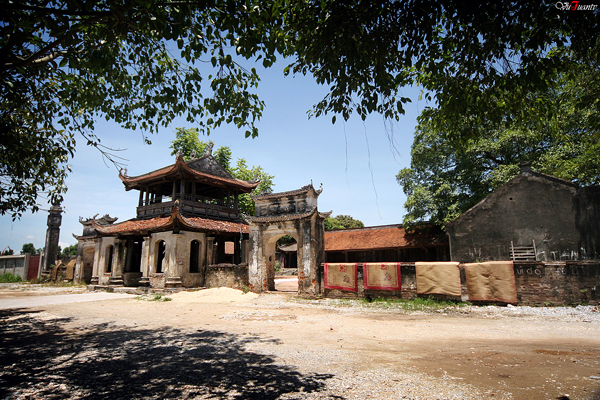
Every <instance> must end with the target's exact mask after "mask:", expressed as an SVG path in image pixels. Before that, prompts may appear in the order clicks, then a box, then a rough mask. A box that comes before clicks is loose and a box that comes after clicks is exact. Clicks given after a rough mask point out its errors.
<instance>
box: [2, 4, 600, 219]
mask: <svg viewBox="0 0 600 400" xmlns="http://www.w3.org/2000/svg"><path fill="white" fill-rule="evenodd" d="M560 4H562V3H554V2H552V3H544V2H496V1H489V0H488V1H478V2H457V1H451V0H441V1H436V2H423V1H415V0H409V1H396V0H385V1H383V2H368V1H358V0H346V1H339V0H323V1H318V2H314V1H306V0H287V1H280V0H277V1H264V0H248V1H246V2H243V3H242V2H239V1H233V0H215V1H210V2H209V1H192V0H183V1H173V2H170V1H167V2H148V1H145V0H95V1H85V2H82V1H76V0H65V1H63V2H58V3H57V2H54V3H48V2H46V1H43V0H31V1H28V2H27V3H24V2H16V1H12V0H0V6H1V7H2V11H3V12H2V15H1V16H0V22H1V23H0V82H1V83H0V99H1V102H0V133H1V135H0V138H1V139H0V140H1V142H0V153H1V156H2V167H1V168H2V169H1V170H0V177H1V178H0V179H1V180H0V213H2V214H4V213H12V215H13V218H16V217H18V216H19V215H21V214H22V213H23V212H24V211H25V210H27V209H32V210H34V211H35V210H37V209H38V206H37V204H36V199H37V197H38V195H40V194H41V193H42V192H45V193H46V194H47V196H48V198H49V199H50V201H51V202H52V203H59V202H60V201H61V199H62V195H63V194H64V192H65V191H66V186H65V184H64V179H65V177H66V175H67V173H68V172H69V168H68V164H67V163H68V159H69V157H72V156H73V152H74V150H75V133H79V134H81V135H83V138H84V140H86V141H87V143H89V144H91V145H95V146H97V147H99V148H100V149H101V150H106V149H104V148H102V147H101V144H100V138H97V137H95V136H94V135H93V133H92V132H93V126H94V121H95V119H96V118H105V119H109V120H113V121H116V122H117V123H119V124H121V125H122V126H123V127H124V128H127V129H142V130H145V131H149V132H155V131H156V130H157V129H158V127H160V126H168V125H169V123H170V122H171V121H172V120H173V119H174V118H176V117H184V118H186V119H187V120H188V121H189V122H193V123H195V124H197V126H198V127H199V129H201V130H203V131H204V132H206V133H208V132H209V131H211V130H213V129H215V128H216V127H218V126H219V125H221V124H222V123H233V124H235V125H236V126H238V127H239V128H240V129H242V130H243V131H244V132H245V135H246V137H249V136H252V137H254V136H256V135H257V134H258V131H257V129H256V126H255V122H256V121H257V120H258V119H259V118H260V117H261V115H262V110H263V106H264V104H263V102H262V101H261V100H260V99H259V98H258V97H257V96H256V94H255V93H254V90H255V88H256V86H257V84H258V80H259V77H258V75H257V73H256V71H255V70H254V69H252V68H251V69H248V68H244V67H243V66H242V65H240V62H242V61H243V60H244V59H248V60H252V61H258V60H260V61H262V65H263V66H265V67H269V66H271V65H272V64H273V62H274V61H275V59H276V56H277V55H279V54H281V55H282V56H290V59H292V60H293V61H292V62H291V64H290V65H288V66H287V67H286V69H285V73H286V74H289V73H292V74H295V73H302V74H311V75H313V76H314V77H315V79H316V81H317V83H319V84H324V85H327V86H328V87H329V92H328V93H327V94H326V95H325V97H324V98H323V99H322V100H320V101H318V102H317V103H316V104H315V106H314V107H313V110H312V115H315V116H319V115H324V114H328V113H332V114H333V116H332V121H335V119H336V115H338V114H339V115H341V116H342V117H343V118H345V119H348V118H349V117H350V115H351V114H352V113H357V114H358V115H360V116H361V117H362V118H366V116H367V115H368V114H369V113H372V112H377V113H379V114H381V115H383V116H384V117H386V118H392V119H399V118H400V116H401V115H402V114H403V113H404V104H405V103H406V102H408V101H410V99H408V98H406V97H404V96H402V93H401V89H402V87H403V86H406V85H413V84H418V85H420V86H421V87H423V89H424V96H425V97H426V98H428V99H431V100H432V101H433V102H435V106H436V107H434V108H432V109H431V110H432V112H435V114H436V115H439V116H440V118H439V119H436V120H437V121H444V122H445V123H446V124H448V125H451V126H453V131H455V132H457V133H456V134H455V135H456V136H457V137H459V138H462V136H461V135H459V133H465V134H466V135H469V134H470V133H469V132H471V131H472V130H471V129H470V124H465V122H464V121H462V120H461V119H460V117H458V116H461V115H472V116H473V121H472V124H471V125H479V124H481V123H483V122H486V121H492V122H495V123H498V122H500V121H503V119H504V118H505V116H506V115H513V116H514V117H517V118H519V119H521V120H523V121H525V120H528V119H529V118H531V117H533V116H535V117H536V118H537V119H538V120H544V119H546V118H547V117H548V116H553V115H554V113H555V110H554V109H553V108H552V107H551V106H550V105H547V107H531V104H530V103H529V102H527V101H525V96H523V94H524V93H528V92H531V91H534V90H541V89H545V88H546V87H547V86H548V85H549V83H550V82H551V81H552V79H554V77H555V76H556V74H557V73H561V72H562V73H564V72H567V71H570V70H571V67H572V63H573V61H574V60H575V61H582V60H591V61H594V60H595V62H596V63H597V60H598V58H599V55H600V52H599V49H600V43H599V37H598V32H600V19H599V18H598V17H597V14H598V10H596V11H577V12H571V11H566V10H561V9H559V8H560ZM175 48H177V50H172V49H175ZM197 61H200V62H202V61H204V62H203V63H201V65H202V67H198V66H196V64H194V62H197ZM208 62H210V64H209V63H208ZM199 64H200V63H199ZM591 83H592V84H593V86H594V87H595V88H596V93H595V95H592V96H589V97H579V98H578V102H579V104H580V105H582V106H583V107H584V108H590V107H591V106H594V107H595V112H596V115H597V111H598V104H597V101H596V100H597V99H598V98H599V97H600V91H598V86H599V85H598V83H597V82H591ZM500 94H502V96H503V100H504V101H503V102H498V101H497V99H498V98H499V97H498V96H499V95H500ZM455 117H456V118H457V119H455ZM594 121H595V123H596V124H598V123H600V122H599V121H600V119H599V118H597V117H596V118H595V119H594V118H592V119H590V122H591V123H592V122H594ZM465 125H467V129H465V130H464V131H458V128H460V127H462V126H465ZM21 143H24V145H23V146H21V147H19V146H20V144H21ZM13 152H14V153H15V154H14V156H12V154H13ZM106 155H107V156H108V157H110V153H106Z"/></svg>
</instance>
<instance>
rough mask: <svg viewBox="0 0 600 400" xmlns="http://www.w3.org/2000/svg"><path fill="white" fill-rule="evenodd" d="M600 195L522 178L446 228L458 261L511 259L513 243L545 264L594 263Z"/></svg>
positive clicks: (526, 175) (546, 180) (599, 236)
mask: <svg viewBox="0 0 600 400" xmlns="http://www.w3.org/2000/svg"><path fill="white" fill-rule="evenodd" d="M599 193H600V192H598V190H597V189H596V188H579V187H577V186H576V185H575V184H571V183H569V182H566V181H563V180H560V179H556V178H553V177H550V176H548V175H542V174H537V173H531V172H530V173H524V174H521V175H518V176H517V177H515V178H514V179H512V180H511V181H509V182H508V183H507V184H505V185H504V186H502V187H500V188H499V189H497V190H496V191H494V193H492V194H491V195H489V196H488V197H487V198H486V199H484V200H483V201H481V202H480V203H478V204H477V205H476V206H474V207H473V208H471V209H470V210H469V211H467V212H465V213H464V214H462V215H461V216H460V217H459V218H457V219H456V220H455V221H453V222H452V223H451V224H449V225H447V227H446V230H447V232H448V236H449V237H450V251H451V258H452V260H453V261H460V262H476V261H489V260H510V259H511V258H510V247H511V241H512V242H513V243H514V245H515V246H531V245H532V241H534V240H535V244H536V247H537V257H538V260H541V261H566V260H580V259H584V258H589V257H590V256H593V254H598V253H599V252H600V251H599V250H600V248H599V247H598V241H599V240H600V232H599V231H600V222H599V216H600V211H599V209H600V196H598V194H599Z"/></svg>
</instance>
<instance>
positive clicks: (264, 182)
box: [232, 158, 275, 216]
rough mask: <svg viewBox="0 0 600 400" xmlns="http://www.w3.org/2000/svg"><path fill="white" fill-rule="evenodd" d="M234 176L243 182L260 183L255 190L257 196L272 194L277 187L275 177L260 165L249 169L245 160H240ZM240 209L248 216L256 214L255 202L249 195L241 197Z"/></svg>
mask: <svg viewBox="0 0 600 400" xmlns="http://www.w3.org/2000/svg"><path fill="white" fill-rule="evenodd" d="M232 175H233V176H234V177H235V178H237V179H241V180H243V181H260V183H259V184H258V186H257V187H256V189H254V193H256V194H262V193H271V192H272V191H273V186H275V184H274V183H273V179H275V176H274V175H270V174H268V173H267V172H266V171H265V170H264V169H263V167H261V166H260V165H258V166H257V165H253V166H252V167H248V162H247V161H246V160H245V159H244V158H238V160H237V163H236V165H235V167H234V168H233V169H232ZM239 207H240V211H241V212H243V213H244V214H246V215H250V216H253V215H254V213H255V209H254V200H252V197H251V196H250V195H249V194H247V193H244V194H241V195H239Z"/></svg>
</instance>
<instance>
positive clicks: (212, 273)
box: [205, 264, 248, 290]
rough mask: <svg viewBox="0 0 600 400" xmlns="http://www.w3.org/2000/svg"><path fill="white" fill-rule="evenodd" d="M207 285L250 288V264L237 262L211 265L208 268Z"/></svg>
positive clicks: (212, 286)
mask: <svg viewBox="0 0 600 400" xmlns="http://www.w3.org/2000/svg"><path fill="white" fill-rule="evenodd" d="M205 286H206V287H209V288H214V287H228V288H233V289H239V290H243V289H247V288H248V266H247V265H235V264H217V265H210V266H208V268H207V269H206V280H205Z"/></svg>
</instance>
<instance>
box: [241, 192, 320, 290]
mask: <svg viewBox="0 0 600 400" xmlns="http://www.w3.org/2000/svg"><path fill="white" fill-rule="evenodd" d="M321 192H322V189H320V190H315V188H314V187H313V185H312V184H310V185H307V186H304V187H303V188H301V189H299V190H293V191H290V192H281V193H273V194H264V195H259V196H252V198H253V200H254V202H255V205H256V208H255V214H256V216H254V217H249V216H244V219H245V220H246V222H248V224H249V225H250V226H249V228H250V257H249V263H248V264H249V265H248V267H249V274H248V275H249V276H248V278H249V283H250V290H252V291H254V292H263V291H267V290H274V289H275V280H274V278H275V262H276V261H277V260H276V258H275V250H276V249H275V247H276V242H277V240H278V239H279V238H280V237H282V236H284V235H290V236H291V237H293V238H294V239H295V240H296V242H297V246H298V292H299V293H300V294H306V295H315V294H317V293H318V292H319V288H318V285H319V279H318V276H317V274H318V268H317V267H318V266H319V265H320V264H321V263H322V262H324V261H325V239H324V226H323V221H324V220H325V218H327V217H328V216H329V215H330V214H331V212H329V213H320V212H319V211H318V210H317V198H318V197H319V194H321Z"/></svg>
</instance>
